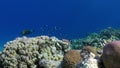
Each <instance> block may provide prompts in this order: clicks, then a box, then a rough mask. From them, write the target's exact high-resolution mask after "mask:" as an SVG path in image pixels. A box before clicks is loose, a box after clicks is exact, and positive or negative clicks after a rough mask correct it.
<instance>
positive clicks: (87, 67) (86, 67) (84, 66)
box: [76, 52, 98, 68]
mask: <svg viewBox="0 0 120 68" xmlns="http://www.w3.org/2000/svg"><path fill="white" fill-rule="evenodd" d="M87 56H88V57H84V58H83V59H82V61H80V62H79V63H78V64H77V65H76V68H98V62H97V60H96V59H95V54H93V53H92V52H90V53H89V54H88V55H87Z"/></svg>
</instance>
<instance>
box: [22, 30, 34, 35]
mask: <svg viewBox="0 0 120 68" xmlns="http://www.w3.org/2000/svg"><path fill="white" fill-rule="evenodd" d="M33 32H34V31H33V30H23V31H22V32H21V34H22V35H29V34H31V33H33Z"/></svg>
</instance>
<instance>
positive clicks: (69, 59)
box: [62, 50, 81, 68]
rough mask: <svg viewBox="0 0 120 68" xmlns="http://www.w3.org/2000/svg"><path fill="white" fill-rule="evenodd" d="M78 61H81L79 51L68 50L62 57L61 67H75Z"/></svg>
mask: <svg viewBox="0 0 120 68" xmlns="http://www.w3.org/2000/svg"><path fill="white" fill-rule="evenodd" d="M79 61H81V56H80V52H79V51H78V50H70V51H68V52H67V53H66V54H65V56H64V58H63V64H62V68H75V67H76V64H77V63H78V62H79Z"/></svg>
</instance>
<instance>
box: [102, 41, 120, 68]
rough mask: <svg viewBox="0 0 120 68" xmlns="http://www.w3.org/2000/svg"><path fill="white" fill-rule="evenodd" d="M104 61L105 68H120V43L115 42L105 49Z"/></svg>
mask: <svg viewBox="0 0 120 68" xmlns="http://www.w3.org/2000/svg"><path fill="white" fill-rule="evenodd" d="M102 61H103V63H104V66H105V68H120V41H113V42H111V43H109V44H107V45H106V46H105V47H104V49H103V54H102Z"/></svg>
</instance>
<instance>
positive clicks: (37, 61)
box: [0, 36, 69, 68]
mask: <svg viewBox="0 0 120 68" xmlns="http://www.w3.org/2000/svg"><path fill="white" fill-rule="evenodd" d="M67 50H69V43H67V42H63V41H62V40H59V39H57V38H56V37H48V36H38V37H33V38H28V37H22V38H16V39H15V40H13V41H10V42H8V43H7V44H6V45H5V47H4V49H3V51H2V53H1V56H0V61H1V62H2V66H3V68H41V67H44V68H53V67H55V68H57V66H59V65H60V63H61V61H62V59H63V56H64V53H65V52H67ZM43 60H44V61H46V62H43ZM51 61H52V62H57V63H58V65H56V64H52V63H51Z"/></svg>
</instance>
